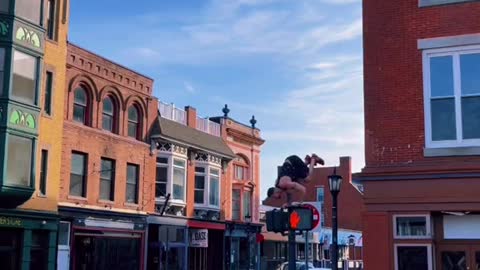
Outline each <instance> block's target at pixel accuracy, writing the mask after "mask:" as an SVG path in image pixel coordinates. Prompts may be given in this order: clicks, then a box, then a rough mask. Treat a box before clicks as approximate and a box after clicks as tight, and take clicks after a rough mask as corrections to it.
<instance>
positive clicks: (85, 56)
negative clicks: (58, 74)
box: [58, 43, 158, 270]
mask: <svg viewBox="0 0 480 270" xmlns="http://www.w3.org/2000/svg"><path fill="white" fill-rule="evenodd" d="M66 59H67V65H66V67H67V84H66V87H65V88H64V94H65V98H64V104H65V108H64V111H63V113H64V123H63V140H62V143H63V149H62V172H61V174H62V178H61V182H60V199H59V200H60V202H59V211H60V215H61V222H60V231H59V239H60V240H61V241H60V240H59V247H58V248H59V254H58V261H59V269H73V270H80V269H114V268H119V269H144V259H143V258H144V255H145V248H144V247H145V242H146V230H147V227H146V217H147V214H148V213H149V212H151V211H153V206H154V200H155V197H154V195H155V194H154V182H153V179H154V177H155V156H154V154H153V153H152V151H151V149H150V143H149V140H148V137H149V132H150V129H151V127H152V124H153V123H154V122H155V121H156V119H157V114H158V113H157V103H158V102H157V100H156V99H155V98H153V97H152V95H151V93H152V84H153V80H152V79H150V78H147V77H145V76H143V75H141V74H138V73H136V72H134V71H132V70H129V69H127V68H125V67H122V66H120V65H118V64H116V63H113V62H111V61H109V60H107V59H104V58H102V57H101V56H98V55H96V54H94V53H91V52H89V51H87V50H84V49H82V48H80V47H78V46H76V45H73V44H70V43H69V44H68V55H67V58H66ZM105 258H109V259H108V260H106V259H105Z"/></svg>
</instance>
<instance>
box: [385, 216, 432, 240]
mask: <svg viewBox="0 0 480 270" xmlns="http://www.w3.org/2000/svg"><path fill="white" fill-rule="evenodd" d="M393 218H394V220H393V223H394V226H395V227H394V232H395V238H410V239H411V238H429V237H431V229H430V217H429V216H427V215H410V216H403V215H395V216H393Z"/></svg>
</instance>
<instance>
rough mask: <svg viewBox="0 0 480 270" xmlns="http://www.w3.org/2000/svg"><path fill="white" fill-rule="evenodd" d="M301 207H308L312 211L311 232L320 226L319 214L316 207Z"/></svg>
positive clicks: (307, 204)
mask: <svg viewBox="0 0 480 270" xmlns="http://www.w3.org/2000/svg"><path fill="white" fill-rule="evenodd" d="M303 206H305V207H308V208H310V209H311V210H312V214H313V223H312V230H315V228H317V226H318V224H320V212H319V211H318V209H317V207H315V206H314V205H312V204H309V203H305V204H303Z"/></svg>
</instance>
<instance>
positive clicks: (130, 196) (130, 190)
mask: <svg viewBox="0 0 480 270" xmlns="http://www.w3.org/2000/svg"><path fill="white" fill-rule="evenodd" d="M126 195H127V198H126V201H127V203H137V187H136V185H133V184H127V193H126Z"/></svg>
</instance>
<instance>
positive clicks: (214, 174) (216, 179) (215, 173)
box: [209, 169, 220, 206]
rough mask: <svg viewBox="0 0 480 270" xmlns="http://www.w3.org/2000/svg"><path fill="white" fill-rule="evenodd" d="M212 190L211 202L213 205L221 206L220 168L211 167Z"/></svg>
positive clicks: (210, 193)
mask: <svg viewBox="0 0 480 270" xmlns="http://www.w3.org/2000/svg"><path fill="white" fill-rule="evenodd" d="M209 185H210V191H209V197H210V200H209V204H210V205H211V206H220V170H219V169H210V181H209Z"/></svg>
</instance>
